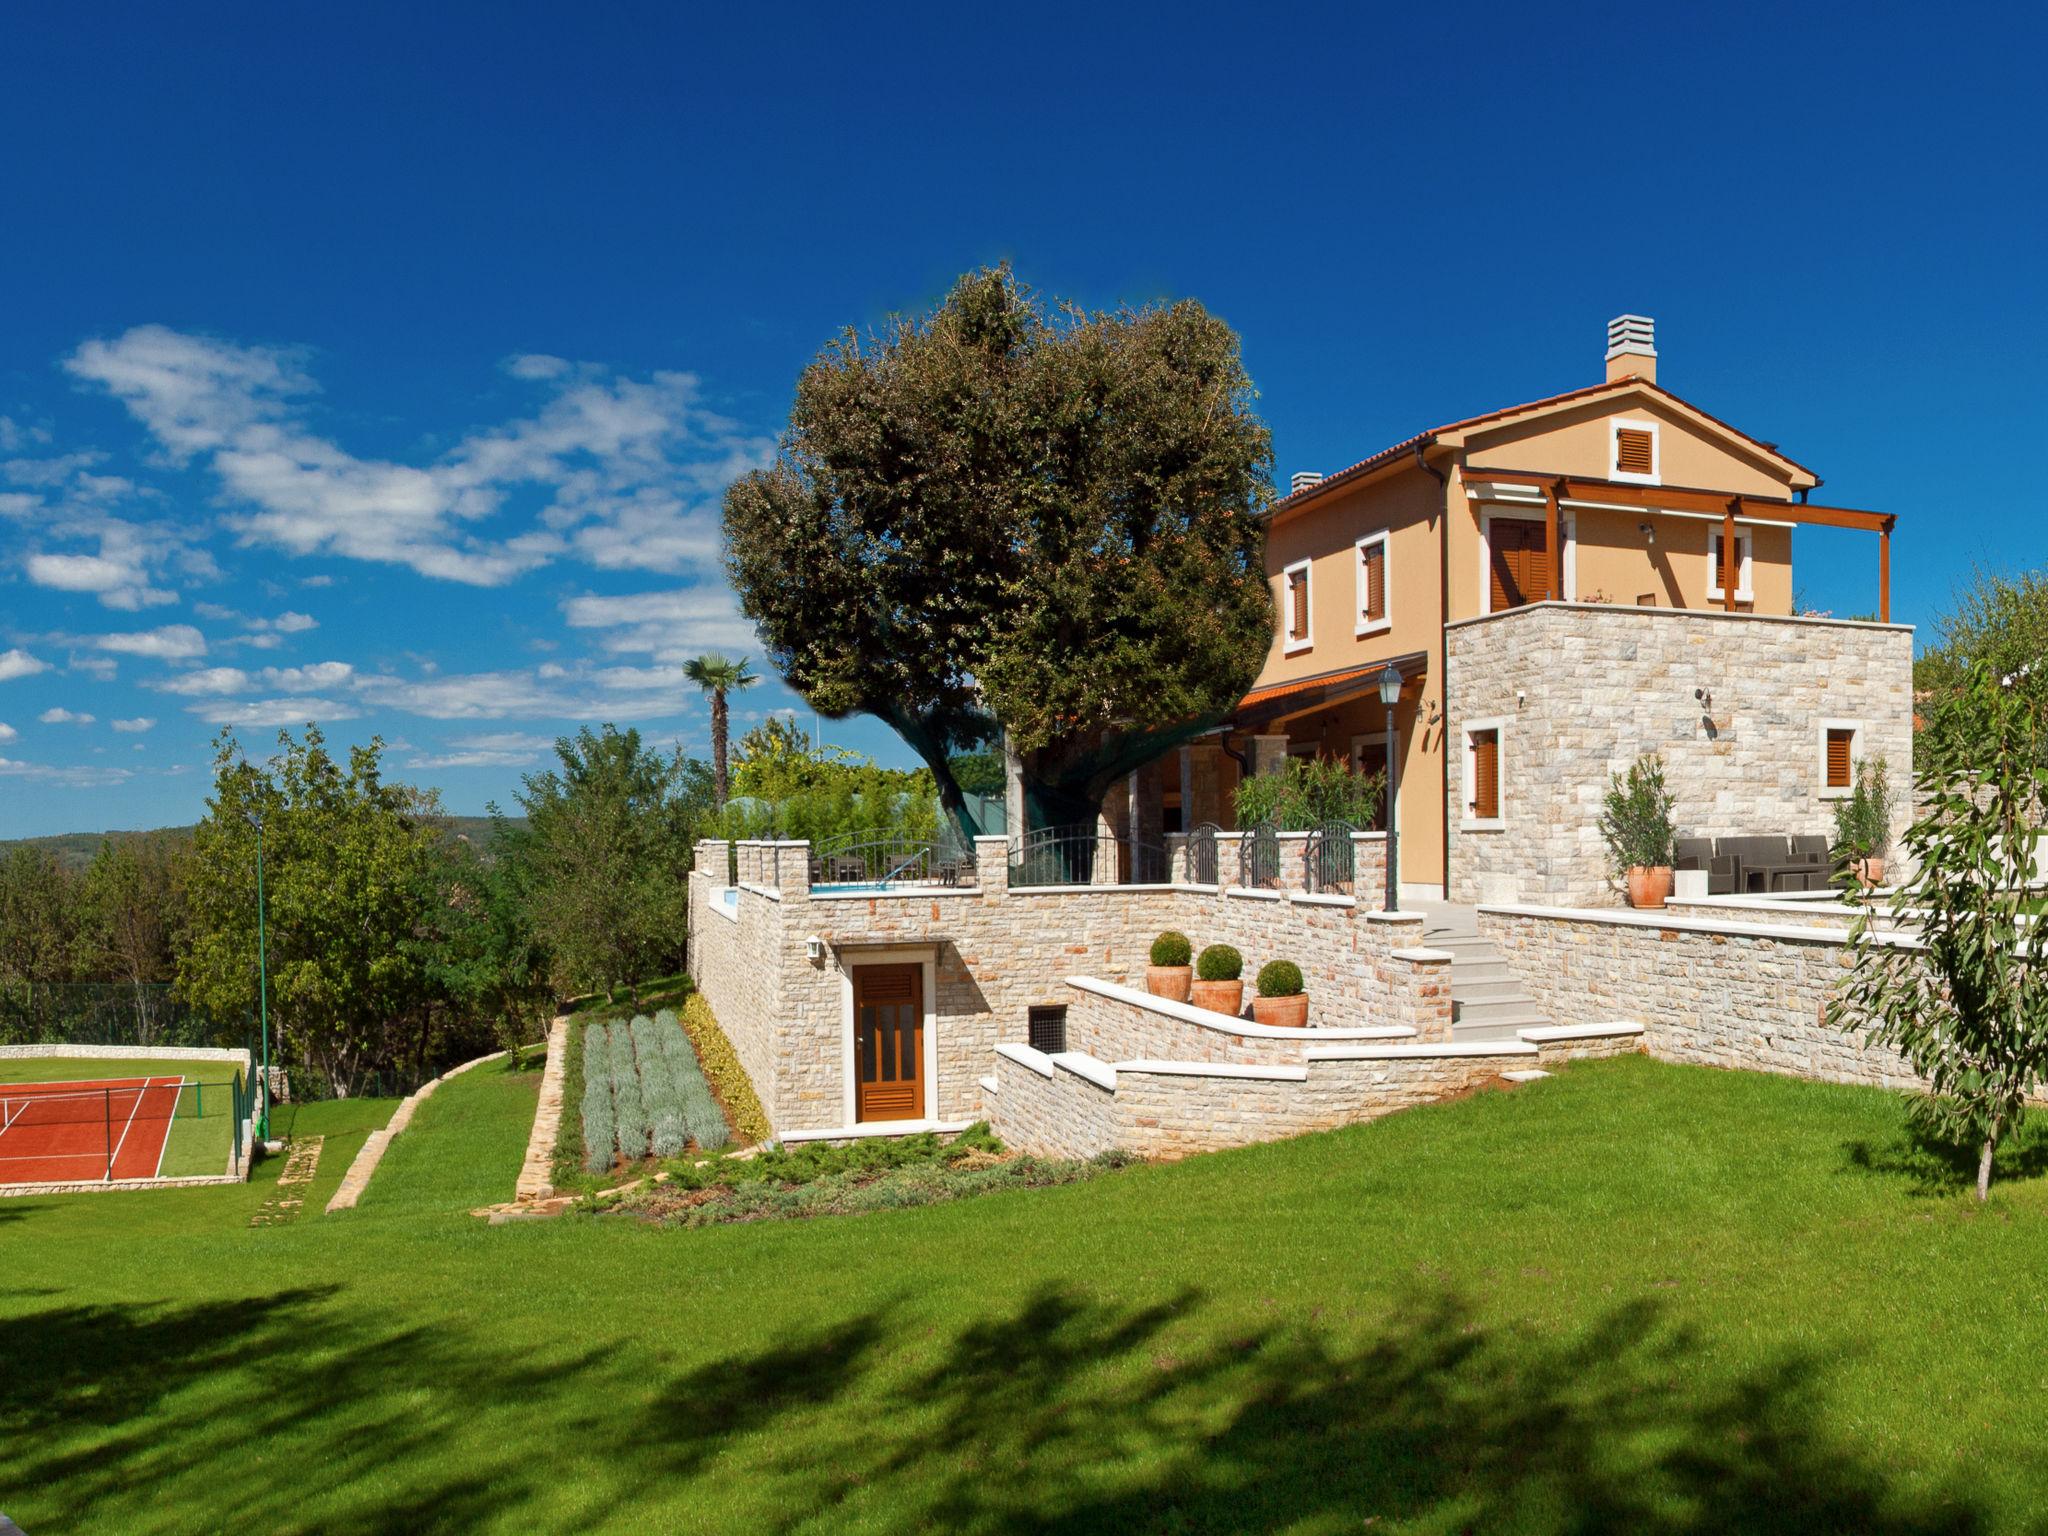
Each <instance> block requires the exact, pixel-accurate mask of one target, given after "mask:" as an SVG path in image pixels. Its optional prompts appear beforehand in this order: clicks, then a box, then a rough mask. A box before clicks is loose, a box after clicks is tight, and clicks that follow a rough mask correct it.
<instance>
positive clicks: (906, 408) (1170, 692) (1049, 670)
mask: <svg viewBox="0 0 2048 1536" xmlns="http://www.w3.org/2000/svg"><path fill="white" fill-rule="evenodd" d="M1252 399H1253V391H1252V388H1251V382H1250V379H1249V378H1248V377H1247V375H1246V373H1245V371H1244V366H1243V362H1242V360H1241V358H1240V356H1239V350H1238V343H1237V338H1236V336H1235V334H1234V333H1233V332H1232V331H1231V330H1230V328H1229V327H1228V326H1226V325H1224V324H1223V323H1222V322H1221V321H1219V320H1217V319H1216V318H1214V317H1213V316H1211V315H1210V314H1208V313H1207V312H1206V311H1205V310H1204V309H1203V308H1202V307H1201V306H1200V305H1199V304H1196V303H1193V302H1191V301H1182V302H1180V303H1176V304H1171V305H1166V306H1162V307H1157V308H1150V309H1143V310H1130V309H1126V310H1119V311H1116V312H1114V313H1108V314H1090V313H1084V312H1082V311H1080V310H1078V309H1075V308H1073V307H1071V306H1062V307H1060V308H1058V309H1057V310H1056V311H1052V312H1048V310H1047V309H1046V307H1045V306H1043V305H1042V304H1040V303H1039V302H1038V301H1037V300H1036V299H1034V298H1033V296H1032V295H1030V294H1029V293H1027V292H1026V291H1025V290H1023V289H1022V288H1020V287H1019V286H1018V284H1017V283H1016V281H1015V280H1014V278H1013V277H1012V276H1011V274H1010V272H1009V271H1008V270H1007V268H997V269H994V270H989V271H983V272H978V273H974V274H970V275H969V276H967V277H964V278H962V279H961V280H960V282H959V283H958V284H957V285H956V286H955V287H954V289H953V291H952V293H951V294H950V296H949V297H948V298H947V299H946V301H945V303H944V304H943V305H942V306H941V307H940V308H939V309H938V310H937V311H936V312H935V313H933V314H931V315H929V316H927V317H925V318H923V319H919V320H903V321H899V322H897V323H895V324H894V325H892V326H891V327H890V328H889V329H888V330H887V331H886V332H885V333H883V334H882V335H880V336H876V337H870V338H866V339H863V338H862V337H861V336H859V335H858V334H856V333H855V332H852V331H848V332H847V333H846V334H844V335H843V336H841V337H840V338H839V339H838V340H837V341H835V342H834V343H833V344H832V345H830V346H829V347H827V348H826V349H825V351H824V352H823V353H822V354H821V355H820V356H819V357H818V359H817V360H816V361H815V362H813V363H812V364H811V366H810V367H809V368H808V369H806V370H805V372H804V374H803V376H802V377H801V378H800V379H799V380H798V383H797V393H796V402H795V405H794V407H793V408H792V410H791V413H790V421H789V426H788V429H787V430H786V431H785V433H784V434H783V438H782V444H781V454H780V457H779V459H778V461H777V463H776V464H775V465H774V466H773V467H771V468H769V469H766V470H762V471H757V472H755V473H753V474H749V475H746V476H743V477H742V478H741V479H740V480H738V481H737V482H735V483H734V484H733V486H732V487H731V488H730V489H729V490H728V491H727V493H726V499H725V531H726V548H727V565H728V569H729V571H730V574H731V576H732V579H733V584H734V586H735V588H736V589H737V590H738V592H739V594H740V600H741V603H742V605H743V607H744V608H745V610H746V612H747V614H748V615H749V617H751V618H752V619H754V620H755V622H756V623H757V625H759V627H760V631H761V633H762V635H763V637H764V639H765V640H766V642H767V644H768V648H769V654H770V657H771V659H772V660H773V661H774V663H775V665H776V667H777V668H778V670H780V671H781V672H782V674H783V675H784V676H785V677H786V678H787V679H788V680H789V682H790V684H791V685H792V686H793V687H795V688H796V689H797V691H798V692H799V693H801V694H802V695H803V696H804V697H805V698H806V699H807V700H808V701H809V702H810V703H811V704H813V705H814V706H815V707H816V708H818V709H819V710H820V711H821V712H823V713H824V714H826V715H829V716H832V717H834V718H840V717H843V716H845V715H848V714H853V713H867V714H872V715H876V716H879V717H880V718H882V719H883V720H886V721H887V722H888V723H889V724H890V725H892V726H893V727H894V728H895V729H896V731H897V732H898V734H900V735H901V736H902V737H903V738H904V740H905V741H906V742H907V743H908V744H909V745H910V746H911V748H912V749H913V750H915V751H916V752H917V753H918V754H919V756H921V757H922V758H923V759H924V760H925V762H926V763H927V764H928V765H929V766H930V768H931V771H932V774H933V777H934V779H935V780H936V782H937V784H938V788H939V794H940V798H941V801H942V803H943V804H944V805H945V807H946V809H947V810H948V811H949V812H950V813H951V814H952V815H953V816H954V818H955V819H956V821H957V822H959V824H960V825H961V828H962V830H963V831H965V832H968V833H970V834H971V833H973V832H976V831H978V830H979V829H978V828H977V827H976V826H975V825H974V824H973V821H972V818H971V816H970V815H969V813H968V811H967V808H966V805H965V802H964V800H963V798H962V796H961V793H960V788H959V785H958V783H957V782H956V780H955V778H954V775H953V772H952V768H951V758H952V757H953V756H954V755H955V754H957V753H960V752H963V751H965V750H968V749H971V748H973V747H975V746H977V745H979V744H981V743H983V742H985V741H987V740H989V739H990V738H991V736H992V734H993V732H994V730H995V728H996V727H997V726H1000V727H1001V728H1003V729H1006V730H1007V731H1008V733H1009V735H1010V738H1011V741H1012V743H1013V744H1014V745H1015V746H1016V747H1017V748H1018V750H1019V753H1020V757H1021V761H1022V765H1023V774H1024V787H1025V796H1026V802H1027V812H1028V814H1029V816H1030V818H1031V820H1032V821H1033V823H1034V824H1036V825H1041V826H1043V825H1056V824H1066V823H1078V822H1091V821H1093V819H1094V817H1095V814H1096V811H1097V808H1098V807H1099V806H1100V804H1101V800H1102V796H1103V794H1104V792H1105V791H1106V790H1107V789H1108V787H1109V786H1110V784H1111V783H1113V782H1114V781H1115V780H1116V779H1117V778H1118V777H1119V776H1120V775H1122V774H1124V773H1127V772H1129V771H1130V770H1131V769H1132V768H1134V767H1136V766H1138V765H1139V764H1141V763H1144V762H1146V761H1149V760H1150V759H1151V758H1153V757H1155V756H1157V755H1158V754H1159V753H1160V752H1162V751H1164V750H1165V749H1166V748H1168V747H1170V746H1172V745H1174V744H1175V743H1177V742H1179V741H1182V740H1185V739H1187V738H1188V737H1190V736H1192V735H1195V734H1198V733H1199V732H1200V731H1202V730H1205V729H1207V728H1208V727H1209V726H1211V725H1213V724H1214V723H1215V722H1216V721H1217V720H1219V719H1221V718H1223V717H1224V716H1225V715H1226V714H1227V713H1228V712H1229V710H1230V709H1231V708H1232V707H1233V706H1234V705H1235V704H1236V702H1237V700H1238V699H1239V698H1240V697H1241V696H1242V694H1243V691H1244V689H1245V688H1246V686H1248V685H1249V683H1250V682H1251V680H1252V678H1253V676H1254V675H1255V674H1256V673H1257V671H1258V667H1259V665H1260V662H1261V660H1262V658H1263V657H1264V654H1265V650H1266V646H1267V643H1268V640H1269V637H1270V627H1271V618H1272V615H1271V606H1272V605H1271V597H1270V594H1269V592H1268V589H1267V584H1266V576H1265V571H1264V562H1263V542H1262V541H1263V531H1262V529H1261V527H1260V524H1259V522H1258V520H1257V516H1256V514H1257V513H1258V512H1259V511H1260V510H1261V508H1262V507H1263V506H1264V504H1265V502H1266V500H1267V498H1268V497H1269V495H1270V486H1269V472H1270V468H1271V461H1272V448H1271V438H1270V435H1269V433H1268V432H1267V430H1266V428H1265V426H1264V425H1263V424H1262V423H1261V422H1260V421H1259V420H1258V418H1257V417H1256V415H1254V414H1253V411H1252V409H1251V402H1252Z"/></svg>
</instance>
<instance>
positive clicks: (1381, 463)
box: [1265, 374, 1821, 517]
mask: <svg viewBox="0 0 2048 1536" xmlns="http://www.w3.org/2000/svg"><path fill="white" fill-rule="evenodd" d="M1633 391H1641V392H1643V393H1644V394H1647V395H1650V396H1651V397H1652V398H1654V399H1657V400H1661V401H1663V402H1664V403H1665V404H1667V405H1672V406H1676V407H1677V408H1678V409H1679V410H1680V411H1682V412H1684V413H1686V414H1688V415H1691V416H1694V417H1697V418H1698V419H1699V420H1701V421H1703V422H1705V423H1706V424H1707V425H1708V426H1711V427H1713V428H1715V429H1717V430H1718V431H1721V432H1724V433H1726V434H1727V435H1728V436H1730V437H1733V438H1738V439H1740V440H1741V441H1742V442H1744V443H1747V444H1748V445H1749V446H1750V447H1751V448H1753V449H1755V450H1756V451H1757V452H1758V453H1760V454H1762V455H1763V456H1764V457H1765V458H1768V459H1770V460H1772V461H1773V462H1775V463H1778V464H1781V465H1783V466H1784V467H1785V468H1786V469H1789V470H1791V471H1793V472H1794V473H1796V474H1802V475H1809V476H1811V477H1812V479H1813V483H1814V484H1815V485H1819V484H1820V483H1821V481H1820V476H1819V475H1817V474H1814V472H1813V471H1812V470H1810V469H1808V468H1807V467H1806V466H1805V465H1804V464H1801V463H1800V462H1799V461H1798V460H1797V459H1794V458H1791V457H1789V456H1787V455H1786V454H1784V453H1782V452H1780V451H1779V450H1778V448H1777V446H1776V445H1775V444H1772V443H1767V442H1765V441H1763V440H1762V439H1761V438H1756V437H1751V436H1750V435H1749V434H1748V433H1747V432H1744V431H1743V430H1742V429H1741V428H1740V427H1733V426H1730V425H1729V424H1728V423H1727V422H1725V421H1723V420H1721V418H1720V417H1718V416H1715V415H1713V414H1712V413H1710V412H1707V411H1703V410H1701V409H1700V408H1699V407H1698V406H1696V405H1694V404H1693V403H1692V402H1691V401H1690V400H1683V399H1680V398H1679V397H1678V396H1677V395H1674V394H1673V393H1671V391H1670V390H1668V389H1664V388H1662V387H1660V386H1659V385H1656V384H1653V383H1651V382H1650V381H1649V380H1648V379H1644V378H1638V377H1637V376H1636V375H1635V374H1626V375H1624V376H1623V377H1621V378H1618V379H1606V380H1603V381H1602V382H1600V383H1598V384H1588V385H1586V386H1585V387H1584V388H1583V389H1568V390H1566V391H1565V392H1564V393H1563V394H1559V395H1545V396H1544V397H1543V398H1542V399H1541V400H1531V401H1529V402H1528V403H1527V404H1525V405H1510V406H1507V407H1505V408H1503V409H1501V410H1498V411H1487V412H1486V413H1484V414H1483V415H1479V416H1467V417H1465V418H1464V419H1463V420H1462V421H1450V422H1446V423H1444V425H1442V426H1440V427H1431V428H1430V429H1429V430H1428V431H1427V432H1418V433H1416V434H1415V435H1414V436H1413V437H1406V438H1403V439H1402V440H1401V441H1400V442H1398V443H1395V444H1393V445H1392V446H1391V447H1388V448H1382V449H1381V450H1380V451H1379V452H1378V453H1375V454H1373V455H1372V456H1371V457H1369V458H1364V459H1360V460H1359V461H1358V462H1357V463H1356V464H1353V465H1350V466H1349V467H1348V468H1345V469H1340V470H1338V471H1337V472H1336V473H1335V474H1332V475H1325V476H1324V477H1323V478H1322V479H1321V480H1319V481H1318V482H1317V483H1316V484H1314V485H1312V486H1308V487H1306V488H1305V489H1302V490H1299V491H1295V492H1293V493H1292V494H1291V495H1287V496H1282V497H1281V498H1280V499H1279V500H1278V501H1275V502H1274V503H1273V504H1272V505H1271V506H1269V507H1267V508H1266V514H1265V515H1266V516H1268V517H1271V516H1273V515H1275V514H1276V513H1279V512H1283V511H1291V510H1293V509H1294V508H1296V507H1299V506H1304V505H1306V504H1307V503H1309V502H1311V501H1314V500H1316V499H1317V498H1318V497H1320V496H1322V495H1323V494H1324V493H1325V492H1327V491H1333V490H1336V489H1339V488H1340V487H1342V486H1344V485H1347V484H1349V483H1350V482H1352V481H1354V480H1358V479H1361V478H1363V477H1364V476H1366V475H1369V474H1371V473H1372V472H1373V471H1375V470H1378V469H1384V468H1386V467H1387V466H1388V465H1389V464H1392V463H1393V462H1394V461H1395V460H1397V459H1401V458H1405V457H1407V456H1409V455H1410V454H1417V453H1419V452H1420V451H1421V450H1423V449H1426V448H1430V447H1432V446H1434V445H1435V444H1436V443H1438V442H1439V441H1441V440H1442V439H1444V438H1447V437H1454V436H1456V435H1458V434H1460V433H1466V432H1471V431H1474V430H1479V429H1484V428H1486V427H1491V426H1494V425H1496V424H1498V423H1501V422H1506V421H1511V420H1513V419H1514V418H1515V417H1517V416H1532V415H1538V414H1541V413H1543V412H1546V411H1554V410H1558V409H1560V408H1561V407H1564V406H1567V405H1575V404H1578V403H1579V402H1580V401H1583V400H1591V399H1593V398H1595V397H1596V396H1600V395H1609V394H1627V393H1631V392H1633Z"/></svg>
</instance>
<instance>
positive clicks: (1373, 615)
mask: <svg viewBox="0 0 2048 1536" xmlns="http://www.w3.org/2000/svg"><path fill="white" fill-rule="evenodd" d="M1358 582H1359V585H1360V586H1361V587H1363V588H1364V589H1365V590H1364V591H1363V592H1362V593H1360V594H1359V597H1360V609H1361V616H1362V617H1363V618H1364V619H1365V621H1366V622H1367V623H1369V624H1377V623H1378V622H1379V621H1380V620H1381V619H1384V618H1385V617H1386V616H1387V546H1386V544H1385V542H1384V541H1382V542H1380V543H1378V544H1368V545H1366V546H1365V548H1363V549H1362V550H1360V551H1359V567H1358Z"/></svg>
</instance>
